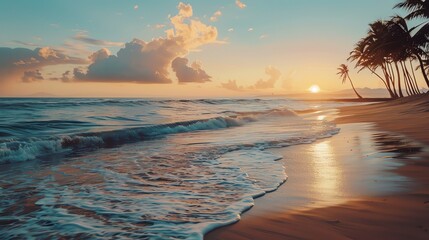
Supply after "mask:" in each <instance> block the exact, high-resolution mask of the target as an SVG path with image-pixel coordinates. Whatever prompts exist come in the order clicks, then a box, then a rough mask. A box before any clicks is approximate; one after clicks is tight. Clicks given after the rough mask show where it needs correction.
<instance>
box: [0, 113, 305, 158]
mask: <svg viewBox="0 0 429 240" xmlns="http://www.w3.org/2000/svg"><path fill="white" fill-rule="evenodd" d="M272 117H298V116H297V115H296V114H295V112H293V111H291V110H289V109H272V110H268V111H256V112H237V113H235V114H233V115H231V116H226V117H216V118H209V119H199V120H191V121H183V122H174V123H169V124H160V125H152V126H143V127H133V128H124V129H119V130H111V131H101V132H87V133H80V134H73V135H61V136H55V137H31V138H9V139H5V140H0V164H4V163H13V162H22V161H27V160H32V159H36V158H38V157H44V156H49V155H52V154H56V153H64V152H67V151H72V150H83V149H87V150H91V149H92V150H94V149H99V148H109V147H115V146H118V145H122V144H126V143H133V142H138V141H146V140H151V139H153V138H154V137H157V136H162V135H168V134H177V133H185V132H192V131H200V130H216V129H224V128H230V127H237V126H241V125H243V124H246V123H249V122H254V121H257V120H261V119H265V118H272ZM26 124H29V126H27V128H30V129H33V128H37V127H46V124H48V125H50V126H51V127H52V128H65V127H67V126H70V125H73V124H80V125H81V126H87V125H90V123H86V122H80V121H56V120H54V121H42V122H33V123H30V122H28V123H26ZM3 135H5V136H8V132H4V134H3Z"/></svg>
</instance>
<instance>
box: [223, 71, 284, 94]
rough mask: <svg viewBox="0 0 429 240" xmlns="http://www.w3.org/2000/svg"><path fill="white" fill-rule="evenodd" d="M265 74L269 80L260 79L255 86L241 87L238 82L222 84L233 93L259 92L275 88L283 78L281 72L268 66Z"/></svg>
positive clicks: (229, 81)
mask: <svg viewBox="0 0 429 240" xmlns="http://www.w3.org/2000/svg"><path fill="white" fill-rule="evenodd" d="M265 73H266V74H267V75H268V76H269V78H268V79H267V80H263V79H259V80H258V81H257V82H256V83H255V84H253V85H251V86H248V87H244V86H239V85H238V84H237V81H236V80H228V82H226V83H222V84H221V87H223V88H226V89H229V90H233V91H246V90H259V89H268V88H274V85H275V84H276V82H277V81H278V80H279V79H280V77H281V75H282V74H281V72H280V71H279V70H278V69H276V68H275V67H272V66H268V67H266V68H265Z"/></svg>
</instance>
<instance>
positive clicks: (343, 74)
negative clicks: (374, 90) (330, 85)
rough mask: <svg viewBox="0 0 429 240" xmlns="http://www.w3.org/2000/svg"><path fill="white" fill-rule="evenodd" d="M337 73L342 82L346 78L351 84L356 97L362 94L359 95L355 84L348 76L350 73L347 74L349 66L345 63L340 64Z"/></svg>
mask: <svg viewBox="0 0 429 240" xmlns="http://www.w3.org/2000/svg"><path fill="white" fill-rule="evenodd" d="M337 74H338V75H340V77H341V79H342V83H343V84H344V83H345V82H346V81H347V79H348V80H349V82H350V84H351V85H352V88H353V91H354V92H355V94H356V96H357V97H358V98H362V96H361V95H359V93H358V92H357V91H356V89H355V86H354V85H353V81H352V79H351V78H350V75H349V67H348V66H347V65H345V64H341V65H340V67H339V68H338V73H337Z"/></svg>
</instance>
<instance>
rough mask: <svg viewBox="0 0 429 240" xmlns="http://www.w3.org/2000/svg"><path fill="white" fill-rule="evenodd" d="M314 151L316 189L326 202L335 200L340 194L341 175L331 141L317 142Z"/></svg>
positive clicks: (313, 147)
mask: <svg viewBox="0 0 429 240" xmlns="http://www.w3.org/2000/svg"><path fill="white" fill-rule="evenodd" d="M312 152H313V163H312V165H313V167H314V171H315V172H316V182H315V184H314V190H315V191H316V192H318V193H319V194H320V197H321V200H323V201H324V202H335V201H336V200H337V197H338V194H339V187H340V180H341V177H340V172H339V169H338V166H337V164H336V162H335V155H334V150H333V148H332V145H331V141H330V140H325V141H323V142H319V143H315V144H314V145H313V146H312Z"/></svg>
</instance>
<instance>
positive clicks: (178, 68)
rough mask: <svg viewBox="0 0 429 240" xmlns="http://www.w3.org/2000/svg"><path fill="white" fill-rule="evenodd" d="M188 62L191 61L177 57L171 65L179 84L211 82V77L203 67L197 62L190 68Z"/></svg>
mask: <svg viewBox="0 0 429 240" xmlns="http://www.w3.org/2000/svg"><path fill="white" fill-rule="evenodd" d="M188 62H189V60H188V59H186V58H181V57H177V58H176V59H174V60H173V62H172V63H171V67H172V68H173V71H174V72H175V73H176V77H177V79H178V80H179V83H190V82H196V83H204V82H210V79H211V77H210V76H209V75H208V74H207V73H206V72H205V71H204V70H203V69H202V68H201V65H199V64H198V63H197V62H194V63H192V65H191V66H190V67H189V66H188Z"/></svg>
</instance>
